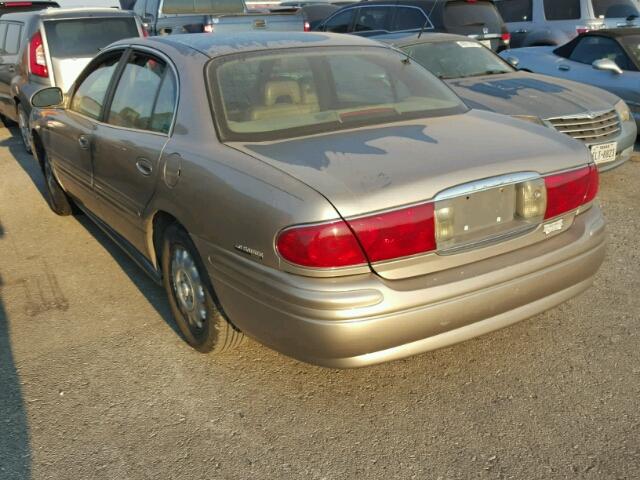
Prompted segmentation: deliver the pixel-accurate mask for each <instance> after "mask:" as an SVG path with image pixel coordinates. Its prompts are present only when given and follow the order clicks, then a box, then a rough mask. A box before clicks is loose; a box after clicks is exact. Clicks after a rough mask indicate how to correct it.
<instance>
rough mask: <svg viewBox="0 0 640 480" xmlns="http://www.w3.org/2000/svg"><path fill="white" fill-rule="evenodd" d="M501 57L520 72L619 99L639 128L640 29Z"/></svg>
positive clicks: (598, 34) (603, 33) (595, 35)
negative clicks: (590, 88)
mask: <svg viewBox="0 0 640 480" xmlns="http://www.w3.org/2000/svg"><path fill="white" fill-rule="evenodd" d="M501 55H502V57H503V58H506V59H508V60H509V61H511V62H513V63H515V64H517V65H518V68H520V69H523V70H527V71H530V72H536V73H543V74H545V75H550V76H553V77H557V78H561V79H566V80H573V81H575V82H581V83H586V84H589V85H593V86H595V87H599V88H601V89H603V90H607V91H609V92H611V93H613V94H615V95H617V96H618V97H620V98H622V99H623V100H624V101H625V103H626V104H627V105H629V107H630V108H631V112H632V113H633V117H634V119H635V121H636V124H637V125H638V126H639V128H640V88H639V86H640V28H617V29H614V30H599V31H597V32H588V33H585V34H582V35H580V36H579V37H577V38H575V39H574V40H572V41H571V42H569V43H567V44H565V45H562V46H560V47H555V48H554V47H531V48H520V49H518V50H511V51H510V52H508V53H503V54H501Z"/></svg>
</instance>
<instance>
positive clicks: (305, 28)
mask: <svg viewBox="0 0 640 480" xmlns="http://www.w3.org/2000/svg"><path fill="white" fill-rule="evenodd" d="M304 31H305V32H310V31H311V24H310V23H309V22H304Z"/></svg>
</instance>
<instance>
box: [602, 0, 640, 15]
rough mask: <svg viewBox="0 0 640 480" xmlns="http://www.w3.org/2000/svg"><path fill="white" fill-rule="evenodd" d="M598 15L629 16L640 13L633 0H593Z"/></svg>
mask: <svg viewBox="0 0 640 480" xmlns="http://www.w3.org/2000/svg"><path fill="white" fill-rule="evenodd" d="M592 2H593V11H594V13H595V14H596V17H605V18H627V17H629V16H631V15H638V8H637V7H636V5H635V3H634V2H633V0H592Z"/></svg>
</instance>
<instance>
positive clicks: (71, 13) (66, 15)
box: [0, 8, 134, 21]
mask: <svg viewBox="0 0 640 480" xmlns="http://www.w3.org/2000/svg"><path fill="white" fill-rule="evenodd" d="M36 16H37V17H40V18H42V19H43V20H57V19H73V18H86V17H110V16H121V17H130V16H134V13H133V12H132V11H130V10H119V9H117V8H46V9H44V10H31V11H28V12H18V13H6V14H4V15H2V17H0V18H1V19H2V20H18V21H26V20H28V19H30V18H32V17H36Z"/></svg>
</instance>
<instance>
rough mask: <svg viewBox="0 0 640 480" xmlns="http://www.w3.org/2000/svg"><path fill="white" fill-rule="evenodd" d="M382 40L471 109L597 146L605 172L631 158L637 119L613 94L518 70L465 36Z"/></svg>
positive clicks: (595, 153)
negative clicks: (530, 124)
mask: <svg viewBox="0 0 640 480" xmlns="http://www.w3.org/2000/svg"><path fill="white" fill-rule="evenodd" d="M376 39H379V40H382V41H385V42H388V43H391V44H393V45H395V46H396V47H398V48H400V49H402V50H403V51H404V52H406V53H407V54H408V55H410V56H411V57H412V58H413V59H415V61H417V62H418V63H420V65H422V66H423V67H425V68H427V69H428V70H429V71H430V72H431V73H433V74H435V75H436V76H437V77H439V78H441V79H442V80H444V81H445V82H446V83H447V85H449V86H450V87H451V88H452V89H453V91H454V92H456V93H457V94H458V95H459V96H460V98H462V99H463V100H464V101H465V103H466V104H467V106H469V107H471V108H479V109H482V110H489V111H491V112H497V113H504V114H506V115H511V116H512V117H516V118H519V119H521V120H526V121H530V122H534V123H538V124H540V125H544V126H547V127H550V128H554V129H556V130H558V131H559V132H562V133H565V134H567V135H569V136H570V137H573V138H575V139H577V140H580V141H581V142H583V143H584V144H585V145H586V146H587V147H588V148H589V149H590V150H591V153H592V154H593V157H594V160H595V162H596V164H597V165H598V168H599V169H600V170H607V169H610V168H614V167H617V166H619V165H620V164H622V163H624V162H626V161H627V160H629V158H631V154H632V153H633V146H634V144H635V141H636V135H637V128H636V123H635V121H634V119H633V117H632V115H631V111H630V110H629V107H628V106H627V105H626V104H625V103H624V102H623V101H622V100H620V98H619V97H617V96H615V95H613V94H611V93H609V92H606V91H604V90H600V89H599V88H594V87H590V86H587V85H584V84H581V83H576V82H571V81H568V80H561V79H558V78H553V77H549V76H546V75H538V74H535V73H529V72H524V71H518V70H516V69H515V68H514V67H512V66H511V65H510V64H509V63H507V62H506V61H504V60H502V59H501V58H500V57H499V56H497V55H496V54H495V53H493V52H492V51H491V50H489V49H488V48H485V47H484V46H483V45H482V44H481V43H480V42H477V41H475V40H472V39H469V38H467V37H462V36H459V35H448V34H441V33H440V34H438V33H434V34H430V35H422V36H420V35H416V34H410V35H407V34H404V35H386V36H382V37H376ZM508 58H510V57H508ZM512 61H513V60H512Z"/></svg>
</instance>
